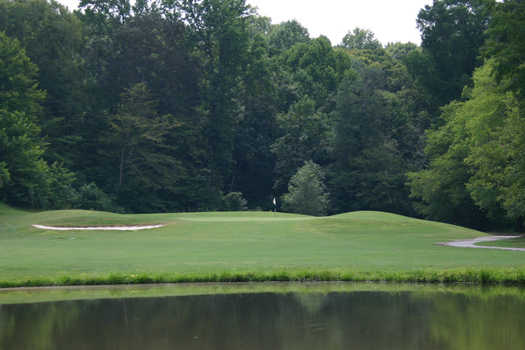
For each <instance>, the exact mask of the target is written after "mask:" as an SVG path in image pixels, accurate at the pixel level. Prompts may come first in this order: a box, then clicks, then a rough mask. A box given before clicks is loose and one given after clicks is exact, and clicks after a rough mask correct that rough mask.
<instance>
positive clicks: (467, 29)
mask: <svg viewBox="0 0 525 350" xmlns="http://www.w3.org/2000/svg"><path fill="white" fill-rule="evenodd" d="M417 25H418V27H419V29H420V31H421V37H422V43H421V45H420V46H418V45H415V44H412V43H390V44H388V45H386V46H383V45H382V44H381V43H380V42H379V41H378V40H377V39H376V38H375V36H374V33H372V32H371V31H369V30H365V29H360V28H355V29H353V30H350V31H349V32H348V34H347V35H346V36H345V37H344V38H343V40H342V42H341V43H335V45H334V44H333V43H331V42H330V41H329V40H328V38H326V37H324V36H320V37H318V38H311V37H310V35H309V33H308V30H307V29H306V28H305V27H303V26H302V25H301V24H300V23H298V22H297V21H294V20H292V21H288V22H283V23H280V24H272V22H271V19H270V18H267V17H262V16H260V15H258V14H257V11H256V9H253V8H251V7H250V6H249V5H247V4H246V2H245V0H140V1H135V2H134V3H133V4H132V3H131V2H130V1H128V0H82V1H81V3H80V7H79V10H76V11H74V12H71V11H69V10H68V9H66V8H64V7H63V6H61V5H60V4H58V3H57V2H55V1H53V0H49V1H46V0H0V200H2V201H4V202H6V203H9V204H12V205H16V206H21V207H31V208H42V209H54V208H86V209H100V210H113V211H121V212H157V211H203V210H239V209H263V210H269V209H272V207H273V198H277V199H278V200H277V204H278V206H281V202H282V205H283V206H284V208H285V209H287V210H290V211H299V212H301V211H304V210H307V211H308V213H313V214H318V215H322V214H333V213H340V212H346V211H351V210H384V211H390V212H395V213H400V214H406V215H412V216H416V215H420V216H424V217H426V218H431V219H436V220H442V221H447V222H452V223H458V224H464V225H469V226H472V227H479V228H491V227H509V226H511V225H517V226H520V225H522V224H523V217H524V216H525V156H524V154H523V153H524V152H523V150H525V115H524V112H523V110H524V109H523V101H525V96H524V95H525V91H524V86H525V68H524V67H525V65H524V62H523V61H524V57H525V52H524V51H525V44H524V43H525V40H524V38H525V33H524V29H523V28H525V4H524V2H523V1H521V0H507V1H503V2H495V1H493V0H435V1H434V2H433V4H432V5H429V6H426V7H425V8H423V9H421V11H420V13H419V16H418V19H417ZM307 185H308V186H307ZM301 191H302V192H301ZM308 191H310V193H307V192H308ZM298 199H300V200H298ZM313 201H316V202H317V204H316V205H313V204H312V202H313ZM301 202H302V203H306V202H309V204H308V205H307V207H308V209H304V208H301V204H300V203H301ZM312 208H313V209H312Z"/></svg>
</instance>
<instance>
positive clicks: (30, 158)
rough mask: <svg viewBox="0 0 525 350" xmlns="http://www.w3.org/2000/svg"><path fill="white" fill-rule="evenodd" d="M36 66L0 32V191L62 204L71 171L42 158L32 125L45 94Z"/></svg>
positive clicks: (18, 201)
mask: <svg viewBox="0 0 525 350" xmlns="http://www.w3.org/2000/svg"><path fill="white" fill-rule="evenodd" d="M37 72H38V70H37V67H36V66H35V65H34V64H33V63H32V62H31V61H30V59H29V58H28V57H27V56H26V54H25V51H24V50H23V49H22V47H21V46H20V43H19V42H18V40H16V39H11V38H9V37H8V36H7V35H5V33H3V32H0V164H1V165H0V177H1V183H2V186H0V190H1V192H0V194H1V196H2V198H3V200H4V201H6V202H8V203H10V204H14V205H21V206H32V207H38V208H56V207H63V206H67V205H68V203H69V201H68V199H67V197H68V196H67V195H68V192H71V191H72V188H71V183H72V182H73V181H74V176H73V174H71V173H70V172H69V171H67V170H66V169H64V168H62V167H61V166H59V165H58V164H53V166H51V167H50V166H48V164H47V163H46V162H45V161H44V160H43V158H42V157H43V155H44V146H45V144H44V143H43V141H42V139H41V138H40V128H39V127H38V125H37V122H38V116H39V112H40V111H41V107H40V103H41V102H42V101H43V100H44V97H45V94H44V93H43V92H42V91H41V90H39V89H38V87H37V83H36V80H35V78H36V75H37Z"/></svg>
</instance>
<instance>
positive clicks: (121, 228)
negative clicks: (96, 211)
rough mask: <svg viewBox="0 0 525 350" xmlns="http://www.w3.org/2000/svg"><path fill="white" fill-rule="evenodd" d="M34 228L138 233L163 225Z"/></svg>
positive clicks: (41, 226)
mask: <svg viewBox="0 0 525 350" xmlns="http://www.w3.org/2000/svg"><path fill="white" fill-rule="evenodd" d="M32 226H33V227H35V228H40V229H42V230H53V231H138V230H150V229H153V228H159V227H164V226H165V225H161V224H159V225H136V226H91V227H89V226H88V227H64V226H58V227H57V226H45V225H32Z"/></svg>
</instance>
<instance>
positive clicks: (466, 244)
mask: <svg viewBox="0 0 525 350" xmlns="http://www.w3.org/2000/svg"><path fill="white" fill-rule="evenodd" d="M512 238H518V236H487V237H479V238H474V239H467V240H461V241H452V242H445V243H438V244H439V245H445V246H449V247H459V248H481V249H499V250H514V251H522V252H523V251H525V248H510V247H494V246H482V245H476V243H481V242H492V241H501V240H504V239H512Z"/></svg>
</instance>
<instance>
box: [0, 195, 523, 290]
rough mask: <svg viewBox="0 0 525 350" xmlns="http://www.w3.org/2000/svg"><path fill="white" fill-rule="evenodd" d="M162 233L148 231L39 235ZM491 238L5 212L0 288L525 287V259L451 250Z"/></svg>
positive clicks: (410, 228) (378, 218) (275, 221)
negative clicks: (307, 283)
mask: <svg viewBox="0 0 525 350" xmlns="http://www.w3.org/2000/svg"><path fill="white" fill-rule="evenodd" d="M33 224H39V225H47V226H60V227H64V226H82V227H86V226H119V225H153V224H162V225H164V226H163V227H160V228H155V229H149V230H144V231H90V230H88V231H56V230H45V229H38V228H34V227H32V225H33ZM484 235H486V234H485V233H483V232H479V231H475V230H471V229H467V228H463V227H458V226H454V225H448V224H443V223H437V222H431V221H425V220H419V219H413V218H408V217H404V216H400V215H395V214H389V213H382V212H352V213H346V214H341V215H335V216H331V217H322V218H318V217H310V216H303V215H293V214H284V213H271V212H206V213H175V214H140V215H131V214H126V215H122V214H112V213H104V212H95V211H85V210H60V211H45V212H26V211H21V210H17V209H13V208H11V207H8V206H5V205H2V204H0V287H21V286H44V285H72V284H80V285H82V284H122V283H164V282H207V281H212V282H219V281H268V280H277V281H279V280H283V281H288V280H299V281H301V280H319V281H323V280H348V281H350V280H354V281H368V280H370V281H397V282H400V281H406V282H470V283H513V284H524V283H525V252H514V251H499V250H491V249H468V248H455V247H444V246H440V245H438V244H437V243H439V242H446V241H452V240H461V239H469V238H475V237H480V236H484Z"/></svg>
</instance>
